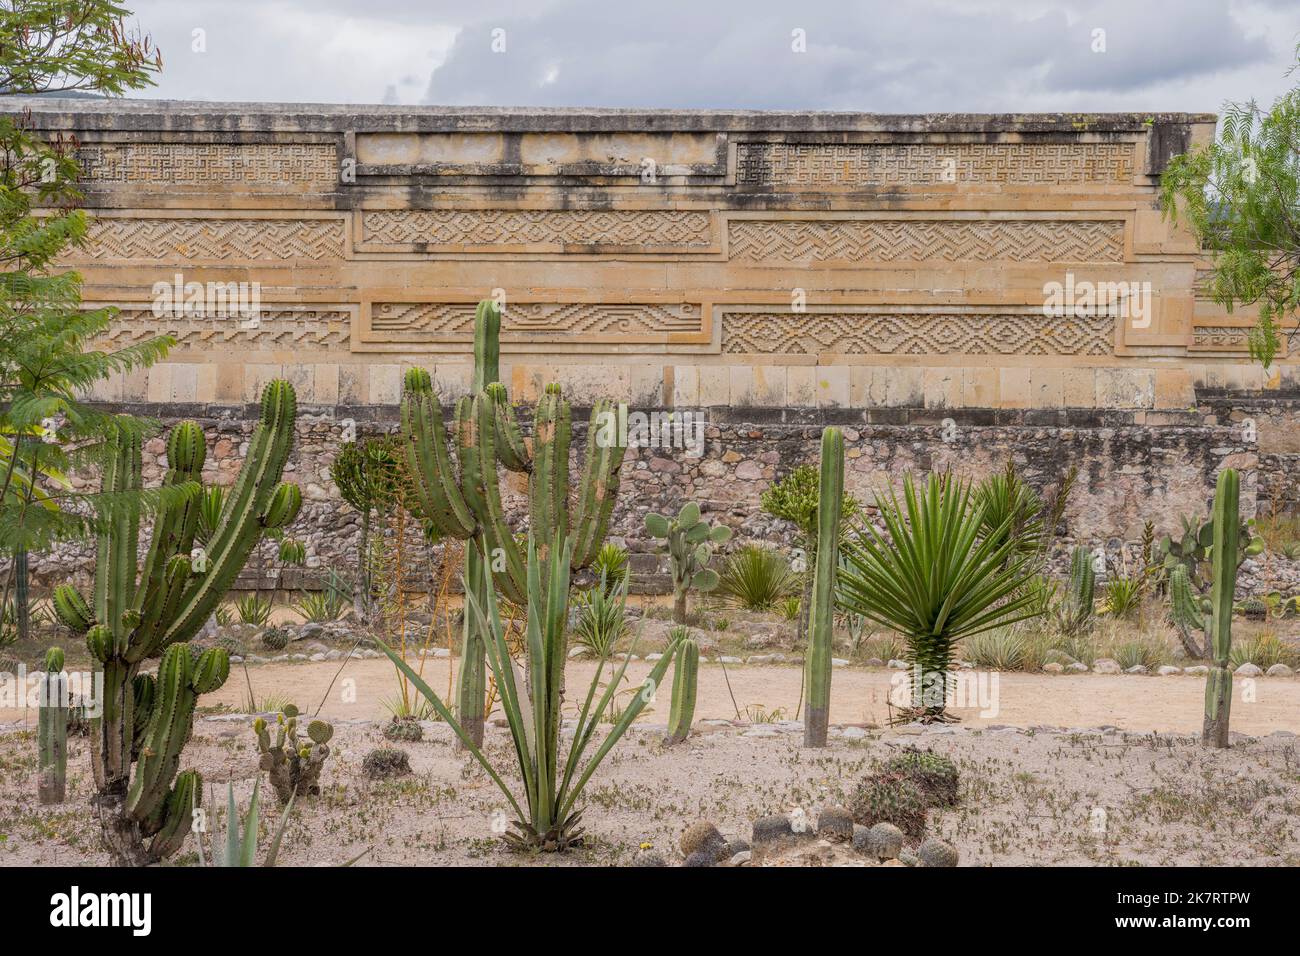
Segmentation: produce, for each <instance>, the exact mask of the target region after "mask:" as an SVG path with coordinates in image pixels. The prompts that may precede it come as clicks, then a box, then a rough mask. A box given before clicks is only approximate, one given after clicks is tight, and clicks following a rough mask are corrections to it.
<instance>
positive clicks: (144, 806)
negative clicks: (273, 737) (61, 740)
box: [54, 381, 302, 866]
mask: <svg viewBox="0 0 1300 956" xmlns="http://www.w3.org/2000/svg"><path fill="white" fill-rule="evenodd" d="M295 413H296V400H295V396H294V391H293V387H292V386H291V385H289V383H288V382H280V381H277V382H272V383H270V384H269V385H267V386H266V389H265V390H264V391H263V393H262V419H261V421H260V422H259V423H258V425H257V426H256V427H255V428H254V430H253V434H252V437H251V438H250V440H249V443H248V452H247V455H246V457H245V459H244V464H243V467H242V468H241V469H240V472H239V477H238V478H237V479H236V480H235V483H234V485H233V486H232V487H231V489H230V491H229V493H228V494H227V495H226V496H225V498H224V503H223V504H222V508H221V513H220V516H219V519H218V521H217V523H216V525H215V527H214V528H213V531H212V534H211V535H210V537H209V538H208V541H207V543H206V545H205V546H204V547H199V548H196V547H195V546H194V545H195V530H196V528H197V525H198V512H199V508H200V496H199V495H196V494H188V495H187V494H185V491H187V490H191V491H194V490H201V489H198V488H196V483H197V482H198V481H199V480H200V478H201V476H202V473H203V462H204V458H205V457H206V454H207V449H206V446H205V442H204V438H203V431H202V429H200V428H199V426H198V425H196V424H195V423H193V422H181V423H180V424H178V425H176V426H175V427H174V428H173V429H172V430H171V433H170V435H169V436H168V438H167V464H168V470H167V473H166V475H165V476H164V478H163V486H164V492H165V494H164V496H163V504H162V507H161V508H160V509H159V511H158V513H157V515H156V516H155V519H154V526H153V536H152V540H151V542H150V545H149V551H148V554H147V555H146V557H145V560H144V565H143V568H142V569H141V573H140V576H139V578H138V580H137V563H138V562H137V553H136V548H137V544H138V533H139V527H140V508H139V504H138V502H139V496H138V495H131V494H125V493H128V492H138V491H139V490H140V489H141V487H142V481H141V460H140V439H139V437H138V436H137V435H133V434H129V433H126V432H118V433H117V434H115V435H114V437H113V438H112V439H111V440H110V442H109V447H108V455H107V461H106V464H105V466H104V475H103V483H102V488H103V491H104V492H105V494H106V495H116V497H113V498H110V500H109V504H108V506H107V515H106V524H107V527H106V529H105V531H104V532H103V533H102V534H101V535H100V537H99V542H98V561H97V563H96V567H95V590H94V596H93V601H92V602H87V601H86V599H85V598H83V597H82V596H81V595H80V594H79V593H78V592H77V591H76V590H75V589H74V588H72V587H70V586H67V585H63V586H60V587H59V588H57V589H56V590H55V592H54V607H55V611H56V612H57V613H58V616H59V618H60V619H61V620H62V621H63V623H64V624H66V625H67V626H68V627H69V628H71V629H72V630H73V631H74V632H76V633H80V634H85V636H86V644H87V646H88V647H89V649H90V653H91V657H92V658H93V659H94V660H95V661H96V662H97V663H98V665H100V666H102V668H103V673H104V691H103V695H104V700H103V711H102V715H101V716H100V717H99V718H98V719H97V720H96V721H94V724H93V726H92V736H93V744H92V748H91V757H92V764H93V768H94V773H95V783H96V786H97V790H98V792H97V794H96V796H95V798H94V804H95V806H96V808H97V810H98V812H99V817H100V822H101V825H102V826H103V829H104V836H105V839H106V841H107V843H108V846H109V850H110V852H111V853H112V855H113V858H114V860H115V862H117V863H119V864H121V865H128V866H143V865H146V864H149V863H155V862H158V861H160V860H162V859H163V858H165V857H167V856H169V855H170V854H172V853H174V852H175V851H176V850H177V849H178V848H179V847H180V845H181V843H182V842H183V841H184V839H185V835H186V834H187V833H188V832H189V829H190V820H191V816H192V814H191V811H192V809H193V803H194V799H195V794H198V793H201V790H202V788H201V786H200V784H201V781H200V780H199V778H198V775H197V774H190V773H182V774H180V775H179V776H178V775H177V772H176V771H177V767H178V766H179V763H180V755H181V749H182V748H183V747H184V746H185V743H186V741H187V740H188V739H189V736H190V732H191V730H192V728H193V720H194V706H195V703H196V702H197V700H198V697H199V695H201V694H206V693H208V692H210V691H213V690H216V689H217V688H218V687H220V686H221V685H222V684H223V683H225V681H226V677H227V676H228V675H229V673H230V659H229V657H228V655H227V652H226V651H225V650H223V649H220V648H210V649H208V650H205V651H203V652H202V653H199V652H198V649H197V648H191V647H190V645H189V644H188V643H187V642H188V641H189V639H190V638H191V637H193V636H194V635H195V634H196V633H197V632H198V630H199V628H200V627H202V626H203V624H204V623H205V622H206V621H207V620H208V618H209V616H210V615H211V614H212V612H213V611H214V610H215V608H216V607H217V605H218V604H219V603H220V602H221V600H222V599H223V598H224V597H225V594H226V592H227V590H229V588H230V586H231V585H232V584H233V583H234V581H235V578H236V576H237V575H238V574H239V572H240V569H242V568H243V566H244V562H245V561H246V560H247V559H248V556H249V553H250V552H251V551H252V550H253V547H254V546H255V545H256V544H257V542H258V540H259V539H260V537H261V535H262V534H263V532H266V531H269V530H273V529H277V528H282V527H284V526H285V525H287V524H289V523H290V522H292V521H293V519H294V518H295V517H296V516H297V513H298V509H299V507H300V505H301V504H302V494H301V492H300V491H299V490H298V487H297V486H296V485H292V484H281V483H280V476H281V474H282V473H283V471H284V464H285V461H286V459H287V458H288V456H289V451H290V448H291V447H292V444H293V425H294V416H295ZM156 658H161V660H160V662H159V665H158V674H157V677H152V676H150V675H148V674H143V673H141V670H142V668H143V667H144V665H145V663H146V662H147V661H149V660H151V659H156ZM133 768H134V773H133ZM173 780H174V781H175V782H174V783H173Z"/></svg>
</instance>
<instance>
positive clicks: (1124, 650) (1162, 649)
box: [1109, 634, 1170, 670]
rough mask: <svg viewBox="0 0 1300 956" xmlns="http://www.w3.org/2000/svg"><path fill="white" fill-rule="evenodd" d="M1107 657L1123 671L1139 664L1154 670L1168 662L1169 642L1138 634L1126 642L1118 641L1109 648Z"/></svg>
mask: <svg viewBox="0 0 1300 956" xmlns="http://www.w3.org/2000/svg"><path fill="white" fill-rule="evenodd" d="M1109 656H1110V657H1111V658H1112V659H1114V661H1115V663H1117V664H1119V666H1120V667H1121V668H1123V669H1124V670H1128V669H1129V668H1130V667H1135V666H1137V665H1138V664H1141V665H1142V666H1143V667H1145V668H1146V669H1147V670H1154V669H1155V668H1157V667H1160V666H1161V665H1162V664H1168V663H1169V660H1170V653H1169V642H1168V641H1166V640H1165V639H1164V638H1163V637H1160V636H1157V635H1154V634H1139V635H1137V636H1135V637H1131V638H1129V639H1128V640H1118V641H1116V642H1115V643H1114V644H1112V645H1111V647H1110V654H1109Z"/></svg>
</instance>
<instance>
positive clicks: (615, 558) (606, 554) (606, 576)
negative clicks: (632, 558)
mask: <svg viewBox="0 0 1300 956" xmlns="http://www.w3.org/2000/svg"><path fill="white" fill-rule="evenodd" d="M591 572H592V574H594V575H595V576H596V580H598V581H603V582H604V584H603V585H602V587H604V589H605V592H606V593H607V594H613V593H614V592H615V591H617V590H618V588H619V585H621V584H623V582H625V581H627V580H628V577H629V575H628V564H627V548H621V547H619V546H618V545H616V544H614V543H613V542H612V541H606V542H605V543H604V544H602V545H601V546H600V550H599V551H597V552H596V560H595V561H593V562H591Z"/></svg>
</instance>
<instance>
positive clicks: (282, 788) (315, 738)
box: [253, 705, 334, 805]
mask: <svg viewBox="0 0 1300 956" xmlns="http://www.w3.org/2000/svg"><path fill="white" fill-rule="evenodd" d="M276 725H277V728H276V734H275V744H274V745H272V743H271V733H270V729H269V728H268V726H267V723H266V720H265V719H263V718H261V717H259V718H257V720H255V721H253V732H254V733H255V734H257V749H258V750H259V751H261V754H262V756H261V759H260V761H259V762H258V766H259V767H260V768H261V769H262V770H265V771H266V772H267V773H268V774H269V775H270V778H271V786H273V787H274V788H275V795H276V797H278V798H279V800H280V803H281V805H285V804H287V803H288V802H289V799H290V798H291V797H293V796H294V795H295V794H297V796H298V798H299V799H301V798H303V797H314V796H316V795H318V794H319V793H320V772H321V769H322V768H323V767H324V766H325V758H326V757H328V756H329V755H330V748H329V740H330V738H331V737H333V736H334V728H333V727H332V726H330V725H329V724H327V723H326V722H325V721H323V720H313V721H312V722H311V723H309V724H308V725H307V736H306V738H303V737H301V736H299V734H298V710H297V708H296V707H293V706H292V705H291V706H289V707H287V708H285V712H284V713H281V714H278V715H277V716H276Z"/></svg>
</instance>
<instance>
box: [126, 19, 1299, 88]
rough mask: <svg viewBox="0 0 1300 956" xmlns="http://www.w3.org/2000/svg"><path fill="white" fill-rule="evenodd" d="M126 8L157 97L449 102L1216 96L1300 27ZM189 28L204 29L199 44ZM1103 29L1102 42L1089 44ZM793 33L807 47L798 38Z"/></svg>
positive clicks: (1287, 47) (1287, 58)
mask: <svg viewBox="0 0 1300 956" xmlns="http://www.w3.org/2000/svg"><path fill="white" fill-rule="evenodd" d="M127 2H128V4H129V3H130V0H127ZM133 9H134V10H135V13H136V19H137V20H138V21H139V22H140V24H141V26H142V27H144V28H145V29H147V30H149V31H150V32H151V33H153V35H154V37H155V39H156V40H157V41H158V42H159V43H160V44H161V45H162V47H163V49H164V52H165V55H166V58H167V69H166V72H165V73H164V75H163V77H162V79H161V82H160V84H159V87H158V90H157V91H156V92H153V93H152V94H151V95H161V96H169V97H178V98H188V97H201V98H206V99H234V100H252V99H261V100H287V101H298V102H313V101H314V102H321V101H336V102H356V103H374V102H388V103H413V102H424V103H431V104H443V105H458V106H463V105H484V106H624V107H641V108H656V107H662V108H754V109H820V110H825V109H831V110H868V111H878V112H922V111H940V112H949V111H991V112H1003V111H1037V110H1060V111H1074V110H1095V111H1100V110H1109V109H1116V110H1124V109H1140V110H1163V109H1187V110H1215V109H1218V107H1219V106H1220V105H1221V103H1222V102H1223V101H1224V100H1225V99H1246V98H1250V97H1252V96H1253V97H1257V98H1259V99H1260V100H1262V101H1265V102H1267V101H1268V100H1270V99H1271V98H1272V97H1273V96H1275V95H1276V94H1277V93H1279V92H1281V91H1282V90H1284V89H1286V88H1288V87H1289V86H1290V85H1291V83H1292V81H1291V80H1289V79H1287V78H1286V77H1285V76H1284V73H1285V70H1286V68H1287V67H1288V66H1289V65H1290V63H1292V62H1294V46H1295V42H1296V39H1297V32H1300V11H1297V8H1296V4H1295V3H1294V0H1234V2H1231V3H1225V2H1222V0H1180V2H1179V3H1177V4H1166V3H1151V2H1141V0H1072V2H1071V0H888V2H885V0H839V2H830V0H800V2H791V0H714V2H711V3H710V2H701V0H656V2H654V3H643V2H638V0H619V2H611V0H531V2H528V3H513V2H506V0H480V2H478V3H476V4H473V5H470V4H465V3H456V4H450V3H433V4H430V3H427V2H423V3H422V2H420V0H367V2H364V3H363V2H352V0H310V2H309V0H271V2H267V0H224V2H220V3H218V2H216V0H166V2H162V0H141V2H137V3H135V4H133ZM195 28H202V29H204V30H205V31H206V36H207V49H206V51H204V52H203V53H201V54H200V53H195V52H193V51H192V50H191V46H192V39H191V38H192V32H193V30H194V29H195ZM495 29H501V30H504V31H505V32H504V39H505V45H506V49H505V52H503V53H497V52H494V51H493V47H492V43H493V30H495ZM1096 29H1102V30H1104V31H1105V40H1106V50H1105V52H1104V53H1097V52H1094V51H1093V31H1094V30H1096ZM795 30H802V31H804V35H805V36H806V42H807V51H806V52H803V53H796V52H794V51H793V50H792V48H791V44H792V31H795Z"/></svg>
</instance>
